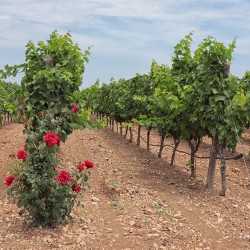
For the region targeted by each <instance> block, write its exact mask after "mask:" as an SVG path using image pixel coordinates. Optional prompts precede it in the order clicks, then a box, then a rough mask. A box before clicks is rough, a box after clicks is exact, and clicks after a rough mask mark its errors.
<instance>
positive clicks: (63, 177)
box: [56, 171, 73, 184]
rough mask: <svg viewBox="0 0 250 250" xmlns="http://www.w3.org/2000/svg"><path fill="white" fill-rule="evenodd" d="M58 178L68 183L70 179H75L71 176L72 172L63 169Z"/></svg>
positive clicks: (59, 180)
mask: <svg viewBox="0 0 250 250" xmlns="http://www.w3.org/2000/svg"><path fill="white" fill-rule="evenodd" d="M56 179H57V180H58V182H60V183H61V184H66V183H68V182H69V181H73V180H72V178H71V176H70V173H69V172H67V171H61V172H60V173H59V174H58V175H57V177H56Z"/></svg>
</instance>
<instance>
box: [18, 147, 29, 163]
mask: <svg viewBox="0 0 250 250" xmlns="http://www.w3.org/2000/svg"><path fill="white" fill-rule="evenodd" d="M27 156H28V155H27V153H26V151H25V149H21V150H19V151H18V152H17V158H18V159H20V160H24V159H25V158H26V157H27Z"/></svg>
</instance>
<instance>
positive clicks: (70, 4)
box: [0, 0, 250, 88]
mask: <svg viewBox="0 0 250 250" xmlns="http://www.w3.org/2000/svg"><path fill="white" fill-rule="evenodd" d="M249 10H250V1H249V0H217V1H216V0H203V1H202V0H71V1H68V0H67V1H66V0H42V1H40V0H11V1H9V0H0V68H2V67H3V66H4V65H5V64H9V65H13V64H19V63H22V62H23V61H24V59H25V57H24V52H25V44H26V43H27V41H29V40H32V41H34V42H35V43H36V42H37V41H39V40H46V39H47V38H48V37H49V34H50V33H51V32H52V31H53V30H54V29H57V30H58V31H59V33H60V34H62V33H65V32H67V31H71V33H72V36H73V40H74V42H76V43H78V44H79V46H80V47H81V49H82V50H83V51H84V50H85V49H87V47H88V46H92V48H91V57H90V62H89V64H88V65H87V66H86V71H85V74H84V83H83V86H82V87H83V88H85V87H88V86H90V85H91V84H93V83H94V82H95V81H96V79H97V78H100V80H101V82H106V83H108V82H109V80H110V78H111V77H112V76H113V77H114V78H115V79H117V80H118V79H119V78H130V77H133V76H134V75H135V74H136V73H140V74H143V73H147V72H148V71H149V70H150V64H151V62H152V59H155V60H156V61H158V62H159V63H164V64H168V65H169V66H170V65H171V55H172V53H173V46H174V45H175V44H176V43H177V42H179V41H180V40H181V39H182V38H183V37H184V36H185V35H187V34H188V33H189V32H190V31H194V36H193V39H194V42H193V49H195V48H196V47H197V45H198V44H199V43H200V42H201V41H202V39H203V38H205V37H206V36H208V35H211V36H214V37H216V38H217V39H218V40H219V41H221V42H224V43H225V44H228V43H230V42H231V41H232V40H233V39H234V37H237V44H236V46H237V48H236V50H235V53H234V60H233V62H232V66H231V72H232V73H233V74H235V75H237V76H238V77H241V76H242V75H243V74H244V72H245V71H246V70H250V14H249ZM19 80H20V79H19Z"/></svg>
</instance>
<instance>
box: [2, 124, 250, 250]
mask: <svg viewBox="0 0 250 250" xmlns="http://www.w3.org/2000/svg"><path fill="white" fill-rule="evenodd" d="M21 131H22V126H20V125H9V126H6V127H5V128H4V129H2V130H0V147H1V150H0V164H1V168H2V169H1V172H0V176H1V178H2V180H4V179H5V176H6V175H7V172H8V171H9V169H10V166H11V165H13V163H14V162H15V161H16V159H15V158H13V155H15V153H16V152H17V150H19V149H20V148H21V147H22V145H23V143H24V140H25V136H23V135H22V133H21ZM59 154H60V157H61V158H62V161H61V165H62V166H64V168H68V169H70V168H72V167H74V166H75V165H76V163H78V162H79V161H83V160H86V159H89V160H92V161H93V162H95V168H94V169H93V171H92V175H91V180H90V184H91V186H92V188H91V190H90V191H88V192H86V193H85V195H84V197H83V198H82V200H83V202H84V205H85V206H84V208H77V209H75V218H76V219H75V223H74V224H73V225H69V226H66V227H59V228H57V229H41V228H36V229H28V228H25V227H23V226H22V218H20V217H19V216H18V209H17V208H16V207H15V206H14V205H12V204H11V203H10V202H9V201H8V199H7V197H6V190H7V188H6V187H5V185H4V184H3V182H1V187H0V198H1V199H0V205H1V208H2V209H1V210H0V249H59V248H60V249H88V250H92V249H93V250H94V249H105V250H106V249H112V250H113V249H114V250H116V249H117V250H120V249H121V250H122V249H123V250H134V249H135V250H137V249H138V250H139V249H140V250H144V249H145V250H149V249H156V250H158V249H159V250H164V249H166V250H167V249H183V250H184V249H185V250H186V249H188V250H189V249H194V250H199V249H200V250H202V249H207V250H209V249H218V250H221V249H234V250H238V249H239V250H241V249H250V239H249V238H250V221H249V214H250V198H249V190H245V189H242V188H241V187H240V186H239V183H238V185H236V182H237V181H236V179H235V178H236V177H237V176H233V178H232V179H233V181H232V183H231V184H229V192H228V196H226V197H220V196H218V190H215V192H208V191H207V190H206V189H205V188H204V182H203V179H204V176H203V171H201V172H199V175H198V180H197V181H196V182H193V181H190V180H189V178H188V171H187V170H186V169H185V167H184V168H178V167H177V166H176V167H170V166H169V165H168V163H167V161H166V159H165V158H163V159H158V158H157V157H156V155H155V154H154V151H153V150H152V153H149V152H147V151H146V150H145V149H144V148H143V147H137V146H135V145H134V144H128V143H127V141H126V140H124V138H123V137H122V136H120V135H118V134H116V133H114V132H112V131H110V130H108V129H103V130H100V131H93V130H91V131H89V130H85V131H75V132H74V133H73V134H72V135H71V136H70V137H69V139H68V141H67V143H66V144H64V145H62V147H61V149H60V152H59ZM178 159H180V157H178ZM185 160H186V159H183V161H185ZM181 163H182V162H181V160H178V162H177V165H178V164H181ZM184 166H185V165H184ZM235 181H236V182H235ZM238 182H239V180H238ZM216 188H217V187H216ZM235 189H236V190H237V192H235ZM248 237H249V238H248Z"/></svg>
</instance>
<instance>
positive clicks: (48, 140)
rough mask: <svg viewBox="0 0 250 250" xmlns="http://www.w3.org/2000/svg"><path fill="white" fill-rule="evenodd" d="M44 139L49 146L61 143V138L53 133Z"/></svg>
mask: <svg viewBox="0 0 250 250" xmlns="http://www.w3.org/2000/svg"><path fill="white" fill-rule="evenodd" d="M43 139H44V141H45V142H46V144H47V145H48V146H54V145H56V144H59V143H60V141H61V139H60V137H59V136H58V135H57V134H54V133H52V132H49V133H47V134H46V135H45V136H44V137H43Z"/></svg>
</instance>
